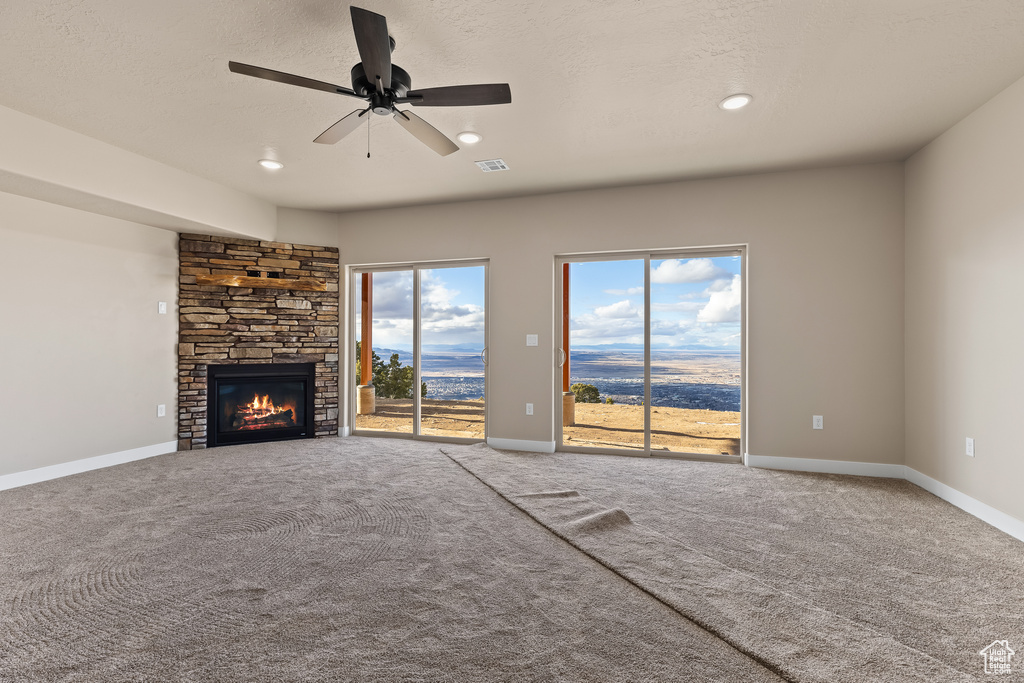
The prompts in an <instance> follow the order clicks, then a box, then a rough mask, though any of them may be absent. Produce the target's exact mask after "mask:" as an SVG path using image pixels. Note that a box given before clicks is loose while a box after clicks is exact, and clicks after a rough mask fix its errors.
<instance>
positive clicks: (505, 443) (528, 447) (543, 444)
mask: <svg viewBox="0 0 1024 683" xmlns="http://www.w3.org/2000/svg"><path fill="white" fill-rule="evenodd" d="M487 445H488V446H490V447H491V448H497V449H499V450H503V451H530V452H531V453H554V452H555V442H554V441H524V440H522V439H496V438H494V437H490V436H489V437H487Z"/></svg>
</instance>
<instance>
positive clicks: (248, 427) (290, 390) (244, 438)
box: [207, 363, 316, 447]
mask: <svg viewBox="0 0 1024 683" xmlns="http://www.w3.org/2000/svg"><path fill="white" fill-rule="evenodd" d="M315 379H316V366H315V364H314V363H262V364H237V365H210V366H209V368H208V380H209V396H208V399H207V407H208V416H207V426H208V437H209V441H208V446H210V447H213V446H225V445H228V444H239V443H255V442H260V441H279V440H282V439H306V438H313V436H314V432H315V425H314V420H313V412H314V408H313V400H314V387H315V384H316V381H315Z"/></svg>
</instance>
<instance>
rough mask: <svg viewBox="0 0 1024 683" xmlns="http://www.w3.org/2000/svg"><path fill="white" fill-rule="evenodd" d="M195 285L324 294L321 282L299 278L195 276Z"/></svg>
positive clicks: (325, 285) (324, 286)
mask: <svg viewBox="0 0 1024 683" xmlns="http://www.w3.org/2000/svg"><path fill="white" fill-rule="evenodd" d="M196 284H197V285H218V286H221V287H253V288H262V289H300V290H302V291H304V292H326V291H327V283H326V282H324V281H323V280H314V279H311V278H300V279H297V280H287V279H285V278H276V277H249V276H247V275H196Z"/></svg>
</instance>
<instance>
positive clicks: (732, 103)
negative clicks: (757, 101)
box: [718, 93, 754, 110]
mask: <svg viewBox="0 0 1024 683" xmlns="http://www.w3.org/2000/svg"><path fill="white" fill-rule="evenodd" d="M753 101H754V98H753V97H752V96H750V95H747V94H745V93H738V94H736V95H729V96H728V97H726V98H725V99H724V100H722V101H721V102H719V103H718V106H719V107H721V108H722V109H727V110H733V109H743V107H745V106H747V105H748V104H750V103H751V102H753Z"/></svg>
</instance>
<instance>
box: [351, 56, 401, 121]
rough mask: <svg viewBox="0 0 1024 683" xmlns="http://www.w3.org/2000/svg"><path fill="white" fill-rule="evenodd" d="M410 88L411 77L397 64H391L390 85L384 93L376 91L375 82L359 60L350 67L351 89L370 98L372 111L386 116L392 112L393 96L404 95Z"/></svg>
mask: <svg viewBox="0 0 1024 683" xmlns="http://www.w3.org/2000/svg"><path fill="white" fill-rule="evenodd" d="M411 88H412V77H411V76H410V75H409V72H408V71H406V70H405V69H403V68H402V67H400V66H398V65H397V64H392V65H391V87H390V88H387V89H385V91H384V95H381V94H380V93H378V92H377V84H376V82H375V81H371V80H370V79H369V78H367V77H366V70H365V69H363V63H362V62H359V63H358V64H356V65H355V66H354V67H352V89H353V90H354V91H355V92H356V94H358V95H360V96H362V97H368V98H370V106H371V107H372V109H373V113H375V114H380V115H382V116H387V115H389V114H391V113H392V108H393V107H394V98H396V97H405V94H406V93H407V92H409V90H410V89H411Z"/></svg>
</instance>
